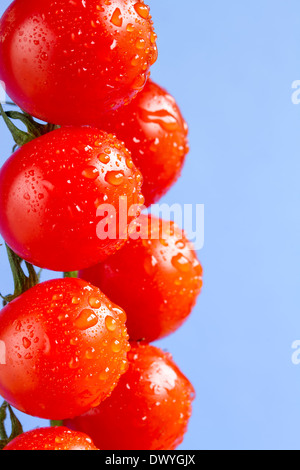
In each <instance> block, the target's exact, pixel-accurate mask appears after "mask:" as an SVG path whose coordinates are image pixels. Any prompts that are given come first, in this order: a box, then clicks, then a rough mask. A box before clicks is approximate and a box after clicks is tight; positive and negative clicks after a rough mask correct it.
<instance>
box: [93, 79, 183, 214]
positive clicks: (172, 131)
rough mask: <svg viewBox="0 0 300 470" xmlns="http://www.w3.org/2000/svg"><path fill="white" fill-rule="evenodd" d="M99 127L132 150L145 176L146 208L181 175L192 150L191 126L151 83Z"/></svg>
mask: <svg viewBox="0 0 300 470" xmlns="http://www.w3.org/2000/svg"><path fill="white" fill-rule="evenodd" d="M97 127H100V128H101V129H103V130H106V131H108V132H113V133H114V134H116V135H117V137H118V138H119V139H121V140H123V141H124V142H125V145H126V146H127V148H128V149H129V150H130V151H131V153H132V158H133V161H134V163H135V165H136V166H137V167H138V168H139V169H140V170H141V172H142V174H143V177H144V184H143V194H144V196H145V200H146V205H147V206H150V205H151V204H153V203H154V202H156V201H158V200H159V199H160V198H161V197H162V196H163V195H164V194H165V193H166V192H167V190H168V189H169V188H170V187H171V186H172V184H173V183H174V182H175V181H176V180H177V179H178V177H179V176H180V173H181V169H182V167H183V164H184V161H185V156H186V155H187V153H188V151H189V147H188V140H187V134H188V127H187V124H186V122H185V120H184V119H183V117H182V114H181V112H180V109H179V107H178V105H177V104H176V102H175V100H174V98H173V97H172V96H171V95H169V94H168V93H167V92H166V90H164V89H163V88H161V87H159V86H158V85H156V84H155V83H153V82H152V81H148V82H147V85H146V86H145V88H144V90H143V91H142V92H141V93H139V94H138V96H137V98H136V99H135V100H134V101H133V102H132V103H131V104H130V105H129V106H125V107H122V108H120V109H118V110H117V111H115V112H113V113H110V114H107V115H106V116H105V117H104V118H100V119H99V120H98V123H97Z"/></svg>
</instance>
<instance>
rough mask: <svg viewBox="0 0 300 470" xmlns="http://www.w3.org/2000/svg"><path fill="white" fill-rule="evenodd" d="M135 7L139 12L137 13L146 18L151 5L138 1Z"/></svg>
mask: <svg viewBox="0 0 300 470" xmlns="http://www.w3.org/2000/svg"><path fill="white" fill-rule="evenodd" d="M134 9H135V11H136V12H137V14H138V15H139V16H140V17H141V18H143V19H144V20H146V19H147V18H148V16H149V14H150V10H149V7H148V6H147V5H145V4H144V3H141V2H138V3H136V4H135V5H134Z"/></svg>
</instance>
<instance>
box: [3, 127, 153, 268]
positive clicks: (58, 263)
mask: <svg viewBox="0 0 300 470" xmlns="http://www.w3.org/2000/svg"><path fill="white" fill-rule="evenodd" d="M141 184H142V176H141V174H140V172H139V171H138V170H137V169H136V168H135V166H134V165H133V164H132V160H131V157H130V154H129V152H128V151H127V150H126V149H125V148H124V146H123V145H122V144H121V143H120V142H119V141H118V140H117V139H116V138H115V137H114V136H112V135H108V134H106V133H105V132H100V131H98V130H95V129H88V128H78V129H77V128H65V129H58V130H56V131H53V132H50V133H49V134H46V135H44V136H42V137H39V138H37V139H35V140H33V141H31V142H29V143H28V144H26V145H24V146H23V147H21V148H20V149H19V150H18V151H17V152H15V153H14V154H13V155H12V156H11V157H10V158H9V159H8V160H7V161H6V163H5V164H4V166H3V168H2V169H1V171H0V193H1V199H0V232H1V234H2V236H3V238H4V239H5V241H6V242H7V244H8V245H9V246H10V247H11V248H12V249H13V250H14V251H15V252H16V253H17V254H18V255H19V256H20V257H21V258H23V259H25V260H26V261H28V262H30V263H32V264H33V265H35V266H39V267H41V268H47V269H51V270H53V271H77V270H78V269H80V268H84V267H89V266H91V265H92V264H95V263H97V262H99V261H102V260H103V259H105V258H106V257H107V256H109V255H110V254H112V253H114V252H115V251H116V250H117V249H119V248H120V247H121V246H122V245H123V244H124V243H125V240H126V233H124V231H123V232H122V233H117V232H118V230H117V231H116V234H115V236H112V237H111V238H106V239H105V238H104V237H105V236H110V235H109V234H107V235H106V233H102V235H101V236H102V239H99V236H100V235H99V232H98V234H97V229H98V225H99V223H100V219H99V216H97V208H98V207H99V206H100V205H102V204H111V205H112V206H113V208H114V209H115V213H116V218H115V221H114V222H115V223H116V224H117V228H118V221H119V215H120V211H119V207H121V209H122V207H123V206H119V198H120V197H125V198H127V203H128V206H131V205H132V204H139V203H143V201H144V198H143V196H142V195H141V193H140V188H141ZM126 215H127V212H126ZM103 216H104V214H103ZM133 219H134V217H128V224H130V222H131V221H132V220H133ZM102 220H103V219H102ZM104 220H105V219H104ZM126 228H127V227H124V229H126ZM125 231H127V230H125Z"/></svg>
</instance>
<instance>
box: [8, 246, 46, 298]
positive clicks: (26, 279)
mask: <svg viewBox="0 0 300 470" xmlns="http://www.w3.org/2000/svg"><path fill="white" fill-rule="evenodd" d="M6 251H7V256H8V260H9V264H10V267H11V271H12V275H13V281H14V293H13V294H12V295H7V296H5V297H3V299H4V304H7V303H8V302H11V301H12V300H14V299H15V298H17V297H19V295H21V294H23V292H25V291H27V290H28V289H30V288H31V287H33V286H35V285H36V284H38V283H39V282H40V274H41V272H39V273H36V271H35V269H34V267H33V266H32V265H31V264H30V263H28V262H27V261H25V265H26V268H27V270H28V276H26V274H25V273H24V271H23V269H22V266H21V265H22V262H23V260H22V258H20V257H19V256H18V255H17V254H16V253H15V252H14V251H13V250H12V249H11V248H10V247H9V246H8V245H6Z"/></svg>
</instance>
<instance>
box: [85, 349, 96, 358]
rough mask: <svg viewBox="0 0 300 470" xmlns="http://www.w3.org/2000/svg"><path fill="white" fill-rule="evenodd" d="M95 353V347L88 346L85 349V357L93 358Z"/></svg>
mask: <svg viewBox="0 0 300 470" xmlns="http://www.w3.org/2000/svg"><path fill="white" fill-rule="evenodd" d="M94 354H95V348H93V347H90V348H88V349H87V350H86V351H85V357H86V358H87V359H93V358H94Z"/></svg>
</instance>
